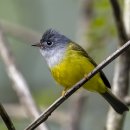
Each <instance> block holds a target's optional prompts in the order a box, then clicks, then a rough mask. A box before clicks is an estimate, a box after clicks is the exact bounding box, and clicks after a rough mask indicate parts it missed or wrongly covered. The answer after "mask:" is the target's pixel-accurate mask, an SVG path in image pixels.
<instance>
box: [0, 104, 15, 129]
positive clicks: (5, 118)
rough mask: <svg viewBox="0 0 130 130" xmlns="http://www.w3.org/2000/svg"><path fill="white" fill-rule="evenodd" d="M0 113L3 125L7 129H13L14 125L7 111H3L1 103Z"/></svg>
mask: <svg viewBox="0 0 130 130" xmlns="http://www.w3.org/2000/svg"><path fill="white" fill-rule="evenodd" d="M0 115H1V117H2V119H3V121H4V123H5V125H6V126H7V128H8V130H15V127H14V125H13V123H12V121H11V119H10V117H9V116H8V114H7V112H6V111H5V109H4V107H3V106H2V104H1V103H0Z"/></svg>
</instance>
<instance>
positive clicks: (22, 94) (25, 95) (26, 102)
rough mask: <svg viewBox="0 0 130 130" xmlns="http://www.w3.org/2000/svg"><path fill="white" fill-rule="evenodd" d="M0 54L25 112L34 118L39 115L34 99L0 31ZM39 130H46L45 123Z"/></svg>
mask: <svg viewBox="0 0 130 130" xmlns="http://www.w3.org/2000/svg"><path fill="white" fill-rule="evenodd" d="M0 55H1V57H2V59H3V61H4V63H5V67H6V71H7V74H8V76H9V78H10V80H11V81H12V83H13V89H14V90H15V91H16V93H17V95H18V97H19V99H20V102H21V104H22V105H23V106H24V107H25V110H26V111H27V114H28V115H29V116H30V117H31V118H32V119H35V118H37V117H38V116H39V113H38V110H37V108H36V105H35V103H34V100H33V98H32V96H31V93H30V91H29V89H28V88H29V87H28V85H27V82H26V81H25V79H24V77H23V75H22V74H21V72H20V71H19V70H18V68H17V67H16V64H15V61H14V57H13V55H12V54H11V52H10V50H9V44H8V46H7V45H6V42H5V39H4V36H3V33H2V32H1V31H0ZM39 130H47V128H46V126H45V124H43V125H41V126H39Z"/></svg>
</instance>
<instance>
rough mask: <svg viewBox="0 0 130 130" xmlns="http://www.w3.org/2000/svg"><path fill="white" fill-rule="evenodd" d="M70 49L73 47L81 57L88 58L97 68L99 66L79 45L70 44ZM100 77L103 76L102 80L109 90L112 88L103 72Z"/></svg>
mask: <svg viewBox="0 0 130 130" xmlns="http://www.w3.org/2000/svg"><path fill="white" fill-rule="evenodd" d="M73 43H74V42H73ZM70 47H71V49H72V50H76V51H79V52H80V54H81V55H83V56H85V57H87V58H88V59H89V60H90V62H91V63H92V64H93V65H94V66H95V67H96V66H97V64H96V62H95V61H94V60H93V59H92V58H91V57H90V56H89V55H88V54H87V52H86V51H85V50H84V49H83V48H81V47H80V46H79V45H78V44H76V43H74V44H70ZM100 76H101V78H102V80H103V82H104V84H105V85H106V86H107V87H108V88H111V85H110V83H109V81H108V80H107V78H106V76H105V74H104V73H103V71H102V70H101V71H100Z"/></svg>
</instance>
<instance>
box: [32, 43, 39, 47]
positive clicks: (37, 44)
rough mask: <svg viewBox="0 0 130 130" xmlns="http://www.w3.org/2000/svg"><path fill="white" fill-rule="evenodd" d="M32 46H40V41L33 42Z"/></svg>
mask: <svg viewBox="0 0 130 130" xmlns="http://www.w3.org/2000/svg"><path fill="white" fill-rule="evenodd" d="M31 46H34V47H40V46H41V45H40V43H35V44H32V45H31Z"/></svg>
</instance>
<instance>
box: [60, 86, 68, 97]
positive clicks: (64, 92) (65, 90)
mask: <svg viewBox="0 0 130 130" xmlns="http://www.w3.org/2000/svg"><path fill="white" fill-rule="evenodd" d="M66 92H67V88H65V89H64V90H63V91H62V94H61V95H62V96H63V97H64V96H65V94H66Z"/></svg>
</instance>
